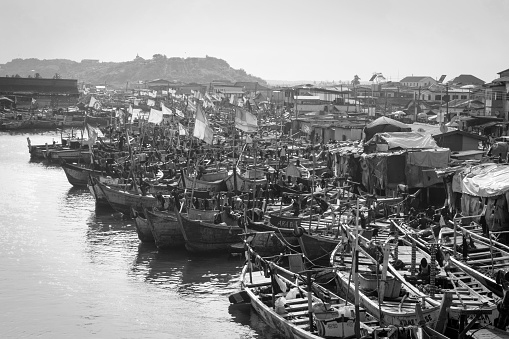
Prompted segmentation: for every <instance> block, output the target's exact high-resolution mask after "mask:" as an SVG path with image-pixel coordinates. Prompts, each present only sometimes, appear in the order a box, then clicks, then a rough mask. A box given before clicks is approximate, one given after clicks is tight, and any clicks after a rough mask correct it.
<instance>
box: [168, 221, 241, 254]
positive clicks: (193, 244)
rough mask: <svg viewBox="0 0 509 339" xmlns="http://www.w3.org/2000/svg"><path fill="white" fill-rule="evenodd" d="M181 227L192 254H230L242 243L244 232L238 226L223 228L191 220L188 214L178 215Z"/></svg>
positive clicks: (187, 246) (187, 247)
mask: <svg viewBox="0 0 509 339" xmlns="http://www.w3.org/2000/svg"><path fill="white" fill-rule="evenodd" d="M176 215H177V218H178V221H179V226H180V229H181V231H182V235H183V236H184V239H185V241H186V249H187V250H188V251H190V252H199V253H204V252H230V250H231V246H232V245H234V244H236V243H238V242H240V241H241V240H242V239H241V237H240V234H241V233H243V232H244V230H243V229H241V228H240V227H238V226H223V225H219V224H213V223H210V222H205V221H201V220H191V219H189V218H188V217H187V215H186V213H177V214H176Z"/></svg>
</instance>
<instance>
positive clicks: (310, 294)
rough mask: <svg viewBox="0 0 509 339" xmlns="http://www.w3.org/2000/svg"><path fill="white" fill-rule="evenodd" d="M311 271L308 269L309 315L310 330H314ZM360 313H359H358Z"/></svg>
mask: <svg viewBox="0 0 509 339" xmlns="http://www.w3.org/2000/svg"><path fill="white" fill-rule="evenodd" d="M311 273H312V272H311V271H307V272H306V275H307V285H308V315H309V332H313V295H312V284H313V282H312V281H311ZM356 314H358V313H356Z"/></svg>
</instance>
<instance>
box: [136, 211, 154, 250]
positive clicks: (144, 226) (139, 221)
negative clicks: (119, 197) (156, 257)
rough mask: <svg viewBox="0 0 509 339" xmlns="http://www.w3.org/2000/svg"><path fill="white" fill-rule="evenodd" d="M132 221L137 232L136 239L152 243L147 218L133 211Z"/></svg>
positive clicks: (152, 237) (152, 238)
mask: <svg viewBox="0 0 509 339" xmlns="http://www.w3.org/2000/svg"><path fill="white" fill-rule="evenodd" d="M132 214H133V215H134V221H135V225H136V233H138V239H140V241H141V242H144V243H153V242H154V235H153V234H152V229H151V228H150V225H149V222H148V220H147V219H146V218H145V217H144V216H142V215H141V214H139V213H138V212H136V211H133V212H132Z"/></svg>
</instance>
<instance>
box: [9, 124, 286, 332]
mask: <svg viewBox="0 0 509 339" xmlns="http://www.w3.org/2000/svg"><path fill="white" fill-rule="evenodd" d="M27 137H29V138H30V140H31V142H32V144H33V145H36V144H44V143H51V142H52V140H53V139H54V140H56V141H59V140H60V133H59V132H56V131H51V132H47V131H46V132H39V133H36V132H34V133H20V132H17V133H13V132H0V178H1V179H2V183H1V185H0V201H1V203H2V206H1V207H0V227H1V233H0V234H1V235H0V258H2V263H1V265H0V308H1V312H0V324H1V325H2V326H1V327H0V338H33V337H37V338H235V339H238V338H279V336H278V334H277V333H275V332H274V331H273V330H271V329H270V328H268V327H267V326H266V325H265V324H264V323H263V321H262V320H261V319H260V318H259V317H258V316H257V315H256V314H255V313H254V311H253V310H252V309H251V308H250V307H249V306H246V305H237V306H230V303H229V301H228V296H229V295H230V294H231V293H233V292H237V291H238V290H239V288H240V285H239V282H238V278H239V275H240V271H241V267H242V264H243V259H242V258H230V257H228V255H215V256H210V255H207V256H196V255H191V254H189V253H187V252H185V251H184V250H182V251H166V252H162V251H158V250H157V248H155V246H153V245H150V244H141V243H140V241H139V240H138V237H137V234H136V231H135V227H134V220H131V219H129V218H126V217H124V216H122V215H121V214H120V213H115V212H113V211H111V210H102V211H101V210H96V209H95V202H94V199H93V197H92V196H91V195H90V193H89V192H88V191H87V190H86V189H76V188H73V187H72V186H71V185H70V184H69V182H68V181H67V179H66V176H65V174H64V171H63V170H62V168H60V166H58V165H54V164H53V165H52V164H47V163H45V162H32V161H30V156H29V153H28V148H27Z"/></svg>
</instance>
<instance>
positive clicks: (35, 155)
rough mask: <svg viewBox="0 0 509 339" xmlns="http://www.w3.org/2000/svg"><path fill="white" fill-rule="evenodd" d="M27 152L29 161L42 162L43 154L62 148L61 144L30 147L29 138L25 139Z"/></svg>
mask: <svg viewBox="0 0 509 339" xmlns="http://www.w3.org/2000/svg"><path fill="white" fill-rule="evenodd" d="M27 143H28V152H29V153H30V159H32V160H44V159H45V158H46V157H45V153H46V152H47V151H48V150H50V149H59V148H61V147H62V145H61V144H53V143H51V144H44V145H32V142H31V141H30V138H29V137H27Z"/></svg>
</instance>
